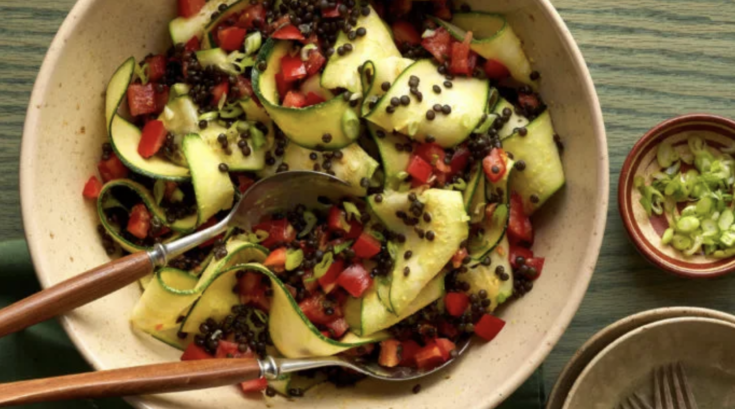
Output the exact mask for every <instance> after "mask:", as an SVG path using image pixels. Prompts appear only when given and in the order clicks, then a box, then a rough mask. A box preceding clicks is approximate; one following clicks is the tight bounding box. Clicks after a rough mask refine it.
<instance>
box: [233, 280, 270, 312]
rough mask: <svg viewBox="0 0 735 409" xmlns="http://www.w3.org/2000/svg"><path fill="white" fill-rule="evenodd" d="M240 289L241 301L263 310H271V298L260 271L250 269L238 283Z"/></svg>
mask: <svg viewBox="0 0 735 409" xmlns="http://www.w3.org/2000/svg"><path fill="white" fill-rule="evenodd" d="M237 285H238V289H239V290H240V302H241V303H242V304H244V305H250V306H253V307H256V308H259V309H261V310H263V311H268V310H270V300H269V299H268V297H266V295H265V290H266V288H265V285H264V284H263V281H262V276H261V275H260V274H258V273H254V272H252V271H248V272H246V273H245V274H243V276H242V278H240V280H239V281H238V283H237Z"/></svg>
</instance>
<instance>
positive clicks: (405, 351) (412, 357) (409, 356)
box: [399, 339, 421, 367]
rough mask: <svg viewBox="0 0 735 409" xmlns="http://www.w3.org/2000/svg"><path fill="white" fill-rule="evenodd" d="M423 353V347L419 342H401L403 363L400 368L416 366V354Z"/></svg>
mask: <svg viewBox="0 0 735 409" xmlns="http://www.w3.org/2000/svg"><path fill="white" fill-rule="evenodd" d="M419 351H421V345H419V344H418V342H416V341H414V340H412V339H409V340H407V341H403V342H401V362H400V363H399V365H400V366H409V367H415V366H416V354H417V353H418V352H419Z"/></svg>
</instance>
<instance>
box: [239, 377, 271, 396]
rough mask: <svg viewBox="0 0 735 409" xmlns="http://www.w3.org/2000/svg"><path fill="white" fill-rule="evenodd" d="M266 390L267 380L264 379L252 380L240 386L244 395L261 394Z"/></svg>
mask: <svg viewBox="0 0 735 409" xmlns="http://www.w3.org/2000/svg"><path fill="white" fill-rule="evenodd" d="M267 388H268V380H267V379H265V378H259V379H253V380H252V381H245V382H242V383H241V384H240V389H242V391H243V392H244V393H254V392H263V391H264V390H266V389H267Z"/></svg>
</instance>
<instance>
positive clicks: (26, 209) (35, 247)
mask: <svg viewBox="0 0 735 409" xmlns="http://www.w3.org/2000/svg"><path fill="white" fill-rule="evenodd" d="M96 1H98V0H78V1H77V3H76V4H75V5H74V6H73V8H72V9H71V11H70V12H69V14H68V15H67V16H66V18H65V19H64V22H63V23H62V24H61V26H60V28H59V30H58V32H57V34H56V36H55V37H54V39H53V41H52V42H51V45H50V47H49V49H48V51H47V54H46V56H45V57H44V59H43V63H42V65H41V69H40V70H39V73H38V76H37V78H36V82H35V85H34V87H33V92H32V93H31V97H30V99H29V105H28V110H27V112H26V119H25V122H24V128H23V138H22V141H21V160H20V171H19V174H20V193H21V215H22V220H23V227H24V231H25V234H26V237H27V238H28V235H29V233H28V232H36V231H39V226H38V224H37V222H36V221H35V220H34V218H33V217H31V215H32V207H33V204H34V201H32V200H31V198H33V199H36V198H35V197H34V195H33V194H32V190H33V189H32V188H31V187H32V186H33V185H34V183H33V180H34V174H33V172H31V171H30V169H31V168H32V162H33V154H34V152H35V151H36V148H37V146H38V143H39V139H38V138H37V137H36V136H37V135H36V130H35V127H34V124H35V123H37V122H38V118H39V115H40V111H41V110H40V109H34V107H35V106H36V105H37V104H39V103H42V99H41V97H42V95H43V94H45V93H46V90H47V89H48V88H49V78H50V74H51V73H52V71H53V69H54V67H55V66H56V64H57V62H58V60H59V59H60V56H61V52H62V51H63V48H64V43H65V42H66V37H67V36H68V35H69V33H70V32H72V31H73V29H74V28H75V27H76V25H77V22H78V21H79V20H81V19H82V18H81V16H83V15H84V14H86V13H88V12H89V9H90V8H91V6H92V5H93V4H94V3H95V2H96ZM538 4H539V7H540V8H539V10H540V12H542V13H544V14H546V16H547V18H548V19H549V21H550V22H551V23H552V26H553V27H554V31H555V32H556V33H557V35H558V36H559V38H560V40H561V43H562V44H561V45H562V47H564V48H565V49H566V51H567V52H568V54H569V57H570V59H571V64H572V66H573V69H574V71H575V73H576V75H577V76H578V77H579V78H580V80H579V83H578V87H579V89H581V90H582V91H581V92H582V93H583V95H586V98H587V100H588V102H589V104H588V105H587V106H588V108H589V112H590V114H591V116H590V120H591V123H592V129H593V135H592V136H593V137H594V138H595V139H597V140H598V145H597V150H596V152H594V154H595V157H596V158H597V159H598V160H597V167H598V171H599V174H598V177H597V181H596V182H597V183H596V185H597V186H600V187H601V188H600V189H598V190H597V191H596V192H595V193H596V194H595V196H594V202H595V204H596V208H597V209H598V213H597V216H596V217H594V218H593V220H592V225H593V228H592V229H591V232H590V233H591V237H590V240H589V241H588V244H587V248H586V251H585V253H584V254H585V256H584V257H583V258H582V260H581V265H582V266H583V267H582V269H581V270H582V273H583V274H581V275H580V277H579V279H578V280H577V282H576V286H575V287H574V289H573V290H572V291H570V292H569V293H568V294H567V302H566V304H565V305H564V307H563V309H562V310H560V311H559V313H558V314H557V316H556V319H555V320H554V322H553V323H552V325H551V327H550V329H549V331H547V333H546V334H545V335H544V336H543V337H542V338H541V339H539V340H538V348H536V350H534V351H533V352H532V353H531V354H530V355H529V356H528V357H527V358H526V360H525V362H524V363H523V364H522V365H521V366H520V367H519V368H518V369H517V370H516V371H515V372H514V373H513V374H512V375H511V376H510V377H508V378H506V380H505V381H504V382H503V383H502V384H499V385H497V387H496V389H495V390H494V393H492V394H486V395H485V397H484V399H483V402H481V403H484V404H486V405H489V406H493V407H494V406H497V405H498V404H500V403H501V402H502V401H503V400H505V399H507V397H508V396H510V394H512V393H513V392H514V391H515V390H516V389H517V388H518V387H520V385H521V384H522V383H523V382H524V381H525V380H526V379H528V378H529V377H530V376H531V374H532V373H533V372H534V371H535V370H536V369H537V368H538V367H539V366H540V365H541V364H542V363H543V361H544V360H545V359H546V358H547V357H548V355H549V353H550V352H551V350H552V349H553V347H554V346H555V345H556V344H557V343H558V342H559V340H560V339H561V336H562V335H563V334H564V332H565V331H566V329H567V327H568V326H569V324H570V323H571V321H572V319H573V318H574V316H575V314H576V312H577V310H578V309H579V306H580V305H581V302H582V299H583V298H584V295H585V294H586V292H587V289H588V287H589V283H590V281H591V279H592V275H593V274H594V271H595V267H596V265H597V260H598V257H599V254H600V250H601V248H602V240H603V237H604V233H605V227H606V224H607V210H608V207H609V185H610V166H609V156H608V149H607V135H606V131H605V124H604V120H603V115H602V109H601V107H600V101H599V98H598V95H597V91H596V89H595V86H594V83H593V80H592V76H591V75H590V72H589V69H588V67H587V64H586V62H585V60H584V57H583V56H582V53H581V51H580V49H579V46H578V45H577V43H576V41H575V40H574V38H573V36H572V34H571V32H570V31H569V28H568V27H567V25H566V24H565V23H564V21H563V19H562V18H561V16H560V15H559V13H558V11H557V10H556V9H555V8H554V6H553V5H552V3H551V0H539V2H538ZM28 247H29V250H30V254H31V259H32V261H33V265H34V267H35V272H36V276H37V277H38V279H39V281H40V283H41V286H42V287H43V288H47V287H49V286H50V284H51V280H50V277H51V276H52V274H51V273H50V272H52V271H53V266H50V265H48V263H47V262H45V261H44V258H43V251H42V250H43V248H42V247H41V245H40V244H39V243H38V242H37V241H34V240H28ZM58 320H59V322H60V323H61V325H62V327H63V328H64V330H65V331H66V333H67V334H68V336H69V338H70V339H71V340H72V342H73V343H74V345H75V346H76V348H77V350H78V351H79V352H80V354H81V355H82V356H83V357H84V359H85V360H86V361H87V362H89V364H90V365H91V366H92V367H93V368H94V369H95V370H101V369H108V368H106V367H105V366H104V365H103V363H102V362H100V361H99V360H98V359H97V357H96V354H95V353H94V351H92V350H91V348H88V347H87V345H86V343H85V342H84V340H83V337H81V335H80V334H79V333H77V332H76V331H75V329H74V327H73V322H72V319H71V318H70V317H69V316H68V315H63V316H61V317H59V318H58ZM125 399H126V400H127V401H128V402H129V403H130V404H132V405H133V406H135V407H138V408H150V407H151V406H149V404H148V403H146V402H147V399H146V398H145V397H128V398H125Z"/></svg>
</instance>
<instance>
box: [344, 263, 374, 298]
mask: <svg viewBox="0 0 735 409" xmlns="http://www.w3.org/2000/svg"><path fill="white" fill-rule="evenodd" d="M337 284H339V286H340V287H342V288H344V289H345V290H347V292H348V293H350V295H351V296H353V297H355V298H359V297H362V295H363V294H364V293H365V291H367V289H368V288H370V287H371V286H372V285H373V279H372V278H371V277H370V273H369V272H368V271H367V269H366V268H365V267H364V266H363V265H362V264H360V263H355V264H353V265H351V266H349V267H347V268H346V269H345V270H344V271H343V272H342V274H340V275H339V278H337Z"/></svg>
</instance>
